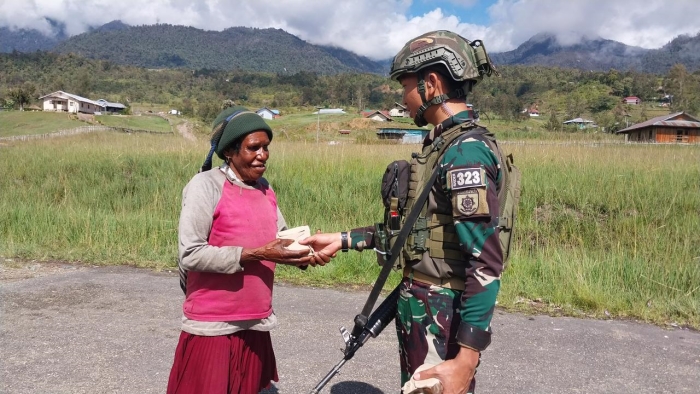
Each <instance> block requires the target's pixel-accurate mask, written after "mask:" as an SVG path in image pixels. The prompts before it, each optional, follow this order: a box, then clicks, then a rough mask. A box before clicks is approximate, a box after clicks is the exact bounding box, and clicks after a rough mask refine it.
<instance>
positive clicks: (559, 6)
mask: <svg viewBox="0 0 700 394" xmlns="http://www.w3.org/2000/svg"><path fill="white" fill-rule="evenodd" d="M698 11H700V2H699V1H698V0H645V1H640V0H565V1H564V0H440V1H437V0H435V1H433V0H413V1H412V0H349V1H346V0H148V1H143V0H120V1H108V0H0V27H9V28H12V29H18V28H34V29H39V30H42V31H44V32H46V33H47V34H50V33H51V27H50V25H49V24H48V23H47V21H46V19H45V18H52V19H54V20H58V21H61V22H63V23H65V25H66V28H67V30H68V33H69V34H71V35H73V34H79V33H82V32H84V31H85V30H86V29H87V28H88V27H90V26H99V25H102V24H104V23H107V22H110V21H112V20H116V19H119V20H121V21H122V22H124V23H127V24H130V25H144V24H154V23H169V24H175V25H188V26H194V27H197V28H200V29H207V30H223V29H225V28H228V27H232V26H248V27H259V28H267V27H275V28H281V29H284V30H285V31H287V32H289V33H292V34H294V35H296V36H298V37H300V38H302V39H304V40H306V41H309V42H311V43H314V44H323V45H335V46H339V47H341V48H345V49H348V50H351V51H353V52H356V53H359V54H361V55H365V56H368V57H370V58H373V59H386V58H390V57H392V56H393V55H394V54H395V53H396V52H397V51H398V50H399V49H400V48H401V47H402V46H403V44H404V43H405V42H406V41H407V40H409V39H411V38H412V37H415V36H417V35H419V34H422V33H424V32H426V31H430V30H437V29H447V30H453V31H456V32H458V33H460V34H462V35H463V36H464V37H466V38H468V39H482V40H483V41H484V43H485V44H486V48H487V49H488V50H489V51H490V52H501V51H507V50H511V49H514V48H516V47H517V46H518V45H520V44H521V43H523V42H524V41H526V40H527V39H528V38H530V37H531V36H533V35H535V34H537V33H540V32H552V33H556V34H558V36H559V37H560V40H561V41H563V42H564V43H570V42H573V41H575V40H577V39H578V38H579V37H581V36H582V35H586V36H592V37H603V38H607V39H611V40H616V41H620V42H623V43H625V44H627V45H635V46H640V47H644V48H658V47H661V46H663V45H664V44H666V43H667V42H669V41H670V40H672V39H673V38H674V37H676V36H678V35H680V34H690V35H696V34H698V33H699V32H700V18H698V17H697V15H698Z"/></svg>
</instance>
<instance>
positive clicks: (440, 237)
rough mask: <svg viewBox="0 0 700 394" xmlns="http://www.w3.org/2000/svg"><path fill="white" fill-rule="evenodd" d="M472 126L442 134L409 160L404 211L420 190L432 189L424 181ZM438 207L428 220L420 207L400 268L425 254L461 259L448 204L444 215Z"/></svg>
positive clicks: (458, 127) (451, 129) (450, 206)
mask: <svg viewBox="0 0 700 394" xmlns="http://www.w3.org/2000/svg"><path fill="white" fill-rule="evenodd" d="M475 127H476V125H475V124H474V122H473V121H469V122H465V123H462V124H459V125H456V126H454V127H452V128H450V129H449V130H447V131H444V132H443V133H442V134H441V135H440V137H438V138H441V140H439V141H436V143H433V144H431V145H429V146H426V147H424V148H423V152H422V153H421V154H418V155H414V157H413V159H412V160H411V171H410V180H409V184H408V199H407V201H406V210H405V211H406V212H410V211H411V209H413V205H414V202H415V199H416V197H417V196H418V195H420V193H421V192H422V191H423V189H424V188H426V187H433V186H434V185H428V184H427V181H428V179H429V178H430V175H431V173H432V171H433V169H434V168H435V166H436V165H438V160H440V158H442V155H443V154H444V153H445V151H446V150H447V148H449V147H450V146H451V145H452V144H453V143H454V142H456V141H457V140H458V139H459V138H460V137H463V136H465V134H466V132H467V131H468V130H471V129H473V128H475ZM440 208H443V207H438V211H437V212H435V213H433V214H432V215H430V216H429V217H428V214H427V211H428V203H427V202H426V203H425V204H424V205H423V207H422V208H421V214H420V216H419V217H418V219H417V220H416V223H415V224H414V225H413V230H412V231H411V233H410V234H409V236H408V239H407V240H406V244H405V245H404V247H403V250H402V256H401V257H402V259H399V260H400V264H401V265H402V267H403V265H405V261H414V260H420V259H421V258H422V257H423V254H424V253H425V252H428V255H429V256H430V257H432V258H438V259H446V258H447V259H451V260H461V259H463V258H464V257H463V254H462V252H461V249H460V246H459V238H458V237H457V231H456V230H455V226H454V219H453V217H452V205H449V206H447V207H444V209H445V211H444V212H440V211H439V210H440ZM404 220H405V216H404ZM402 225H403V223H402Z"/></svg>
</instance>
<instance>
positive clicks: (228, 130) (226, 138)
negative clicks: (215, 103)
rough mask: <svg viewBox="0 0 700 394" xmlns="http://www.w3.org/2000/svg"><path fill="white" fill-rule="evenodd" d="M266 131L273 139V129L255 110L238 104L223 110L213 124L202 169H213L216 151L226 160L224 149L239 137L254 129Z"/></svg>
mask: <svg viewBox="0 0 700 394" xmlns="http://www.w3.org/2000/svg"><path fill="white" fill-rule="evenodd" d="M259 130H262V131H265V132H266V133H267V136H268V138H270V141H272V129H271V128H270V126H269V125H268V124H267V123H265V121H264V120H263V119H262V118H261V117H260V116H259V115H258V114H256V113H255V112H251V111H249V110H248V108H246V107H243V106H240V105H236V106H233V107H228V108H226V109H224V110H223V111H221V113H219V115H218V116H217V117H216V119H214V123H213V124H212V131H213V134H212V137H211V150H210V151H209V154H208V155H207V159H206V160H205V161H204V165H202V169H201V170H200V171H207V170H209V169H211V165H212V163H211V158H212V155H213V154H214V153H216V155H217V156H219V158H220V159H221V160H226V158H225V157H224V151H225V150H226V148H228V146H229V145H231V144H232V143H233V142H234V141H236V140H237V139H239V138H241V137H244V136H245V135H247V134H250V133H252V132H254V131H259Z"/></svg>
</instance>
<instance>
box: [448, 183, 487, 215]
mask: <svg viewBox="0 0 700 394" xmlns="http://www.w3.org/2000/svg"><path fill="white" fill-rule="evenodd" d="M452 211H453V212H452V215H453V216H454V217H455V218H457V219H459V218H466V217H473V216H488V215H489V204H488V202H487V201H486V188H485V187H478V188H476V187H473V188H470V189H464V190H459V191H456V192H452Z"/></svg>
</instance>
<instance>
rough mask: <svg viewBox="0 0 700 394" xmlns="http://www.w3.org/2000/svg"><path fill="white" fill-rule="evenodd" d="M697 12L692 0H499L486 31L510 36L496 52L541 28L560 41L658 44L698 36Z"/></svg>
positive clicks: (695, 4) (652, 46) (524, 39)
mask: <svg viewBox="0 0 700 394" xmlns="http://www.w3.org/2000/svg"><path fill="white" fill-rule="evenodd" d="M697 11H698V2H697V0H674V1H667V0H646V1H643V2H640V1H638V0H567V1H557V0H499V1H498V2H497V3H496V4H494V5H493V6H491V7H490V9H489V13H490V15H491V20H492V24H491V26H490V30H491V31H492V32H493V33H496V32H505V36H506V37H507V38H508V40H509V45H508V46H504V47H502V48H498V49H499V50H507V49H513V48H515V47H516V46H517V45H519V44H521V43H522V42H524V41H526V40H527V39H528V38H530V37H531V36H533V35H535V34H537V33H539V32H543V31H546V32H552V33H560V34H559V36H560V37H559V38H560V40H563V42H564V43H572V41H574V40H575V37H576V36H580V35H586V36H589V37H596V36H599V37H602V38H606V39H610V40H615V41H619V42H622V43H625V44H627V45H634V46H640V47H644V48H658V47H661V46H663V45H664V44H666V43H668V42H669V41H671V40H672V39H673V38H674V37H677V36H678V35H680V34H692V35H695V34H697V33H698V32H699V31H700V20H699V19H698V18H697ZM572 32H573V33H579V34H571V33H572ZM567 33H569V34H567ZM567 38H568V40H567ZM572 39H574V40H572Z"/></svg>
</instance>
